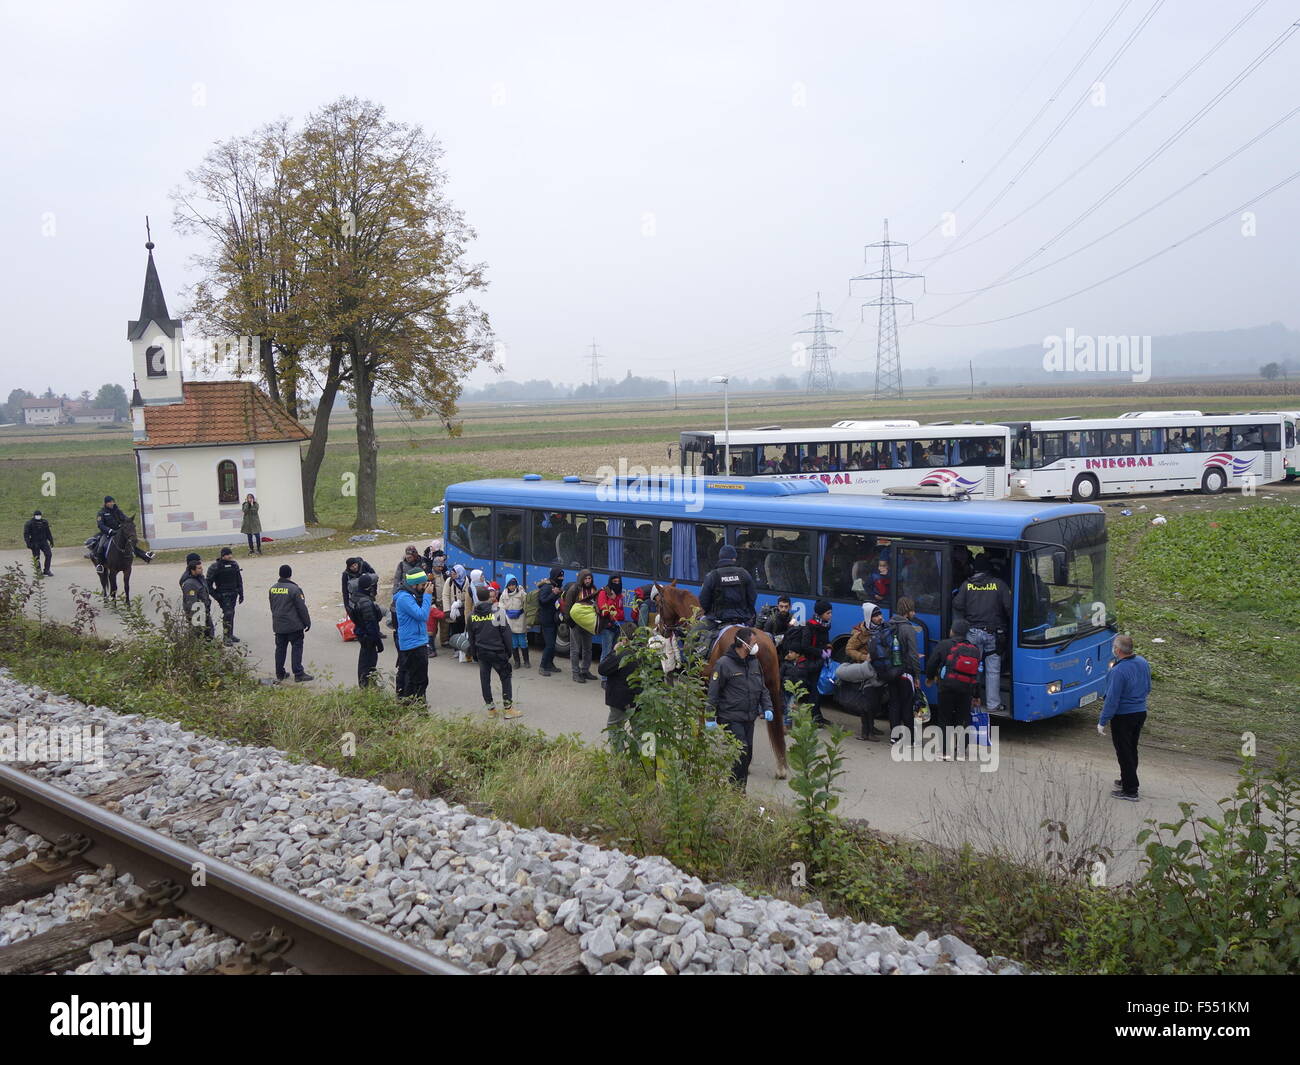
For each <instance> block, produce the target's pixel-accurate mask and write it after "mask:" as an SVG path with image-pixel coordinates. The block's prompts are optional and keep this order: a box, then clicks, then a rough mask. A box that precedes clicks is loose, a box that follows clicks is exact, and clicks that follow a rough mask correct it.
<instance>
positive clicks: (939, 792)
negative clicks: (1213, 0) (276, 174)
mask: <svg viewBox="0 0 1300 1065" xmlns="http://www.w3.org/2000/svg"><path fill="white" fill-rule="evenodd" d="M203 553H204V562H205V564H206V563H207V562H209V561H211V558H212V557H214V553H213V552H212V551H211V549H206V550H205V551H204V552H203ZM356 553H359V552H358V549H357V548H352V549H348V550H343V551H331V552H312V553H303V554H301V555H296V556H289V557H288V561H289V564H290V565H294V566H295V571H294V579H295V580H296V581H297V582H298V583H299V584H300V585H301V586H302V588H303V590H304V591H305V593H306V596H307V602H308V605H309V607H310V609H311V612H312V618H313V625H312V629H311V631H310V632H309V633H308V634H307V642H306V660H307V668H308V670H309V671H310V672H311V673H313V674H314V675H315V676H316V678H317V679H316V680H315V681H314V682H313V684H314V685H317V686H323V685H329V684H353V683H355V678H356V654H357V652H356V645H355V644H344V643H342V642H341V641H340V639H339V636H338V633H337V632H336V631H335V628H334V624H335V622H337V621H338V620H340V619H341V618H342V617H343V610H342V604H341V602H340V599H339V575H340V573H341V572H342V568H343V562H344V559H345V558H346V557H347V556H349V555H352V554H356ZM361 553H364V552H361ZM390 555H391V556H392V557H389V556H390ZM236 557H237V558H238V561H239V563H240V565H241V566H242V567H243V569H244V583H245V589H246V596H247V598H246V602H245V603H244V605H243V606H241V607H240V608H239V610H238V612H237V614H236V629H235V631H236V634H237V635H239V636H241V637H242V640H243V642H242V644H241V647H242V648H244V649H245V650H246V651H247V652H248V653H249V655H250V656H251V657H252V659H253V661H254V663H255V664H256V665H257V666H258V668H260V669H261V670H262V671H264V672H265V673H267V674H268V675H269V674H270V673H271V672H272V670H271V657H272V652H273V640H272V636H271V625H270V613H269V608H268V605H267V593H266V589H267V588H268V587H269V586H270V584H271V583H273V582H274V580H275V579H276V574H277V571H278V567H279V565H280V563H281V562H282V561H284V560H285V556H283V555H280V556H278V557H276V558H275V559H271V558H256V557H254V558H248V557H246V556H245V554H244V552H242V551H241V552H240V553H239V554H238V555H237V556H236ZM29 559H30V555H29V554H27V553H26V552H21V551H4V552H0V565H9V564H11V563H13V562H15V561H18V562H22V563H24V564H26V563H27V562H28V561H29ZM368 561H370V562H371V564H372V565H373V566H374V567H375V569H376V570H377V571H378V573H379V575H380V581H381V585H380V587H381V590H383V589H386V588H387V586H388V580H389V578H390V577H391V573H392V569H393V567H394V566H395V565H396V562H397V553H396V551H395V550H394V549H393V548H391V547H390V548H388V549H387V550H386V552H385V553H384V554H378V553H377V554H376V555H375V557H372V558H369V559H368ZM295 563H296V564H295ZM180 573H181V567H180V566H178V565H176V564H174V563H169V564H167V565H166V566H162V565H157V566H154V567H146V566H143V565H141V566H139V567H138V568H137V569H136V571H135V573H134V574H133V575H134V577H135V589H134V590H135V591H136V593H137V594H139V593H140V592H147V591H148V589H149V588H150V587H151V586H158V587H161V588H163V589H165V590H166V592H167V594H168V595H169V596H171V597H173V599H177V600H178V599H179V592H178V585H177V582H178V579H179V577H180ZM74 584H76V585H80V586H82V587H90V586H96V585H97V581H96V580H95V576H94V572H93V570H92V569H91V566H90V563H89V562H87V561H85V560H83V559H81V558H80V557H78V552H77V551H76V550H74V549H71V548H68V549H59V550H57V551H56V552H55V560H54V577H52V578H50V584H49V588H48V591H49V600H50V604H51V607H52V611H51V612H52V613H53V615H54V616H55V617H57V618H69V617H71V614H72V597H71V595H69V594H68V589H69V588H70V586H72V585H74ZM146 602H147V600H146ZM116 626H117V622H116V620H115V619H114V618H112V617H111V615H107V614H106V615H105V616H104V617H102V618H101V619H100V632H101V634H104V633H109V632H112V631H115V629H116ZM537 659H538V653H537V652H536V651H534V652H533V664H534V668H533V669H532V670H517V671H516V672H515V690H516V701H517V704H518V705H519V706H520V707H521V709H522V710H523V711H524V717H523V719H522V720H523V721H524V722H525V723H526V724H528V725H530V726H532V727H535V728H540V729H543V730H545V731H547V732H550V733H555V734H560V733H579V734H581V735H582V736H583V738H584V739H586V740H587V741H588V742H590V743H593V744H595V743H599V742H601V738H602V737H601V729H602V727H603V726H604V722H605V713H606V712H605V707H604V705H603V698H602V696H603V693H602V690H601V688H600V686H599V685H598V684H592V683H587V684H584V685H578V684H575V683H573V682H572V681H571V680H570V679H569V677H568V674H567V671H565V672H562V673H561V674H559V675H556V676H552V677H549V678H543V677H539V676H538V675H537V672H536V668H535V667H536V663H537ZM394 660H395V652H394V650H393V647H392V641H389V647H388V650H387V651H386V652H385V655H384V657H383V660H382V661H381V667H383V668H384V669H386V670H387V671H388V673H389V676H390V677H391V674H392V670H393V667H394ZM429 674H430V685H429V693H430V694H429V699H430V704H431V712H433V713H439V714H447V715H463V714H475V713H482V702H481V698H480V695H479V682H478V669H477V667H476V666H473V665H463V664H458V663H457V662H456V660H455V657H454V655H452V654H448V653H444V654H441V655H440V656H439V657H438V658H437V659H435V660H433V661H431V662H430V663H429ZM106 701H110V700H106ZM828 716H830V717H831V718H832V719H833V720H834V721H836V722H838V723H839V724H841V725H843V726H844V727H845V728H848V729H852V730H854V731H856V725H857V719H856V718H854V717H851V716H849V715H847V714H841V713H838V712H836V711H835V710H830V711H829V712H828ZM503 727H506V726H503ZM756 746H757V750H756V754H755V759H754V765H753V769H752V772H751V777H750V792H751V794H753V795H755V796H756V797H764V796H766V797H770V798H772V799H773V800H776V801H780V802H789V801H791V799H792V793H791V792H790V790H789V788H788V786H787V785H786V784H785V783H784V782H781V781H777V780H775V779H774V765H775V763H774V760H773V757H772V753H771V750H770V748H769V746H768V742H767V739H766V736H765V734H760V737H759V739H758V741H757V745H756ZM845 750H846V756H847V757H846V763H845V768H846V769H847V772H846V774H845V776H844V777H843V779H842V780H841V782H840V783H841V785H842V787H843V789H844V799H843V802H842V804H841V807H840V813H842V814H843V815H844V816H846V817H853V818H861V819H863V820H865V821H867V822H869V823H870V824H871V825H873V826H875V827H877V828H880V829H882V830H885V831H889V832H896V833H903V834H907V835H912V836H916V837H921V838H929V839H936V838H938V839H942V838H945V837H947V838H949V839H951V838H954V837H959V838H962V839H968V840H970V842H971V843H972V845H974V846H976V847H981V846H984V845H987V844H988V842H989V840H990V839H991V838H992V839H998V840H1001V841H1002V842H1003V843H1004V844H1007V845H1011V846H1016V847H1019V848H1024V847H1030V848H1037V847H1039V846H1040V841H1041V840H1042V839H1043V838H1044V834H1043V832H1042V830H1041V828H1040V825H1041V824H1042V822H1043V821H1044V820H1045V819H1048V818H1055V819H1060V820H1064V821H1065V822H1066V823H1067V825H1068V826H1069V828H1070V830H1071V833H1072V835H1073V836H1074V837H1076V838H1077V837H1078V836H1079V835H1080V833H1083V832H1085V831H1086V832H1088V833H1090V834H1091V835H1092V836H1094V837H1095V838H1097V839H1098V840H1100V841H1106V842H1110V843H1111V844H1112V845H1113V846H1114V848H1115V851H1116V857H1115V859H1114V861H1113V862H1112V863H1111V869H1110V876H1111V878H1112V879H1116V878H1119V877H1122V876H1126V875H1128V874H1129V873H1130V872H1131V871H1132V869H1133V868H1134V865H1135V861H1136V857H1137V856H1136V854H1135V853H1134V851H1133V839H1134V836H1135V834H1136V833H1137V831H1138V830H1139V829H1140V828H1141V827H1142V824H1143V822H1144V821H1145V820H1146V819H1147V818H1155V819H1159V820H1168V819H1171V818H1173V817H1175V816H1176V815H1177V812H1178V803H1180V802H1183V801H1190V802H1195V803H1198V804H1210V803H1213V802H1214V801H1216V800H1217V799H1219V798H1221V797H1222V796H1225V795H1227V794H1229V793H1230V792H1231V791H1232V788H1233V786H1234V784H1235V776H1234V774H1233V771H1232V769H1231V767H1230V766H1227V765H1225V764H1223V763H1221V762H1213V761H1209V760H1202V759H1197V758H1194V757H1189V756H1187V755H1181V754H1176V753H1171V752H1166V751H1159V750H1152V749H1145V750H1144V751H1143V752H1142V759H1143V760H1142V766H1141V779H1142V795H1143V798H1142V801H1141V802H1140V803H1136V804H1135V803H1127V802H1121V801H1119V800H1114V799H1111V798H1110V797H1109V796H1110V790H1111V781H1112V780H1113V778H1114V777H1115V776H1116V775H1117V772H1118V771H1117V768H1116V765H1115V756H1114V751H1113V749H1112V747H1111V744H1110V740H1109V739H1108V738H1102V737H1100V736H1098V735H1097V732H1096V729H1095V728H1091V727H1089V728H1080V727H1078V725H1077V723H1075V722H1067V721H1063V720H1057V721H1047V722H1040V723H1037V724H1034V725H1021V724H1012V725H1009V726H1005V727H1003V728H1002V729H1001V730H1000V731H999V735H998V744H997V747H996V755H997V761H996V765H994V763H992V762H989V763H985V764H984V765H983V766H981V765H980V764H977V763H974V762H966V763H960V762H924V761H920V762H903V761H898V760H895V759H894V758H891V754H890V749H889V747H888V745H887V744H885V743H862V742H860V741H858V740H856V739H849V740H847V741H846V742H845ZM983 770H987V771H983ZM1085 822H1087V828H1086V829H1085V827H1084V823H1085Z"/></svg>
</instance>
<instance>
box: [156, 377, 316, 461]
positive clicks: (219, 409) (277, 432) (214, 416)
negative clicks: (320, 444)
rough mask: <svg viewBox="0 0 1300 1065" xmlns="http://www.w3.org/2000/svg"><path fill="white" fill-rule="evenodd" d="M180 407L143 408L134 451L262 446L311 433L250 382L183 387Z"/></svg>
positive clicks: (304, 437) (189, 383) (200, 383)
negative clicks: (141, 437) (141, 429)
mask: <svg viewBox="0 0 1300 1065" xmlns="http://www.w3.org/2000/svg"><path fill="white" fill-rule="evenodd" d="M181 388H182V392H183V395H184V397H185V399H184V402H183V403H173V404H169V405H167V406H158V407H145V408H144V428H145V437H146V439H144V440H142V441H140V442H139V443H137V444H136V445H135V446H136V447H137V448H150V447H185V446H193V445H198V444H242V443H250V444H265V443H273V442H275V441H277V440H308V439H310V438H311V433H309V432H308V431H307V430H306V429H304V428H303V427H302V426H301V425H300V424H298V422H297V421H296V420H294V419H293V418H291V417H289V412H288V411H286V410H285V409H284V408H283V407H281V406H280V405H279V404H278V403H276V402H275V401H274V400H272V399H271V397H270V396H268V395H266V393H264V392H263V391H261V389H259V388H258V387H257V386H256V385H255V384H253V383H252V382H251V381H187V382H185V383H184V384H183V385H182V386H181Z"/></svg>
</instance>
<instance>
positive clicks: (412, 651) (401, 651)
mask: <svg viewBox="0 0 1300 1065" xmlns="http://www.w3.org/2000/svg"><path fill="white" fill-rule="evenodd" d="M432 607H433V595H432V594H431V593H430V592H429V577H428V575H427V574H426V573H425V572H424V570H418V569H417V570H412V571H410V572H409V573H407V574H406V576H405V577H404V578H403V580H402V586H401V587H400V588H398V589H397V594H396V595H394V596H393V612H394V613H395V614H396V615H397V694H398V697H399V698H403V699H418V700H419V701H420V702H422V703H423V702H424V701H425V698H424V693H425V692H426V691H427V690H428V687H429V629H428V623H429V610H430V609H431V608H432Z"/></svg>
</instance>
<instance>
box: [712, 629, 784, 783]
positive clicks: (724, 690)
mask: <svg viewBox="0 0 1300 1065" xmlns="http://www.w3.org/2000/svg"><path fill="white" fill-rule="evenodd" d="M708 700H709V711H710V715H711V716H712V717H713V718H714V719H716V720H717V722H718V724H720V725H721V726H722V727H723V728H725V729H726V730H727V731H728V732H730V733H731V734H732V735H733V736H735V737H736V739H737V740H738V741H739V743H740V755H739V756H738V757H737V758H736V762H735V764H734V765H733V766H732V767H731V779H732V781H733V782H734V783H736V784H739V785H740V788H741V790H742V791H743V790H744V789H745V782H746V781H748V780H749V763H750V762H751V761H752V760H753V758H754V722H755V721H757V720H758V715H759V714H762V715H763V717H764V718H765V719H766V720H768V721H771V720H772V696H771V695H770V694H768V690H767V685H766V684H765V683H764V682H763V669H762V667H761V666H760V665H759V664H758V639H757V637H755V635H754V630H753V629H751V628H742V629H739V630H737V632H736V642H735V643H733V644H732V645H731V650H729V651H728V652H727V653H726V654H725V655H723V656H722V657H721V658H719V659H718V661H717V664H716V665H715V666H714V667H713V676H712V677H711V678H710V679H709V696H708ZM710 723H711V722H710Z"/></svg>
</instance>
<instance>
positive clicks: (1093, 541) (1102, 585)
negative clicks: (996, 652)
mask: <svg viewBox="0 0 1300 1065" xmlns="http://www.w3.org/2000/svg"><path fill="white" fill-rule="evenodd" d="M1025 539H1026V541H1027V542H1028V545H1029V546H1028V547H1027V548H1026V549H1025V550H1023V551H1022V552H1021V553H1020V573H1019V597H1020V643H1021V645H1022V646H1044V645H1047V644H1052V643H1059V642H1061V641H1063V640H1068V639H1073V638H1074V637H1076V636H1079V635H1082V634H1085V633H1089V632H1095V631H1097V630H1099V629H1104V628H1105V627H1106V626H1108V625H1109V624H1110V623H1111V617H1112V611H1111V605H1110V601H1109V587H1108V581H1107V571H1106V519H1105V517H1104V516H1103V515H1100V514H1077V515H1072V516H1070V517H1065V518H1054V519H1052V520H1051V521H1045V522H1042V523H1040V524H1037V525H1034V526H1031V527H1030V528H1029V529H1028V530H1026V536H1025Z"/></svg>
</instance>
